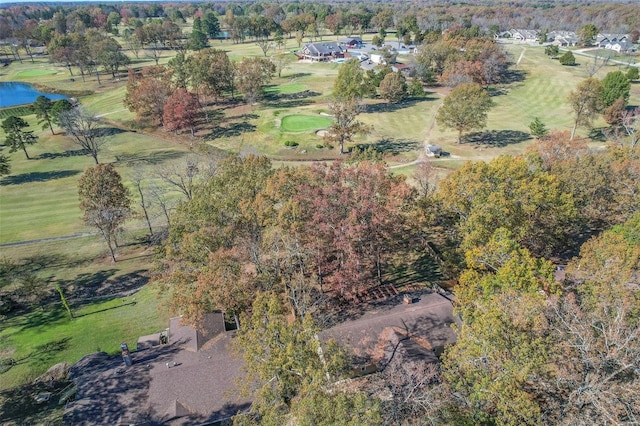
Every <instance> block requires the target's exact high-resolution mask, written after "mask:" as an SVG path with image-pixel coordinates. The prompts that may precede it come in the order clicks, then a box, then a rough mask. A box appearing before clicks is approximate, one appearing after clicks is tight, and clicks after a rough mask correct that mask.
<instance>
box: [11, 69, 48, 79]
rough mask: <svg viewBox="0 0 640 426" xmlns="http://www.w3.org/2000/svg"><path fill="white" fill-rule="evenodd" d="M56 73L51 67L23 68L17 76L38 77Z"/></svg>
mask: <svg viewBox="0 0 640 426" xmlns="http://www.w3.org/2000/svg"><path fill="white" fill-rule="evenodd" d="M57 73H58V71H56V70H52V69H40V70H24V71H20V72H19V73H18V77H40V76H43V75H53V74H57Z"/></svg>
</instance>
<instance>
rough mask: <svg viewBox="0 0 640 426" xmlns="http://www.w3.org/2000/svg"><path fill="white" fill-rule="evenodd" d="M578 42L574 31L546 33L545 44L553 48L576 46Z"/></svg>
mask: <svg viewBox="0 0 640 426" xmlns="http://www.w3.org/2000/svg"><path fill="white" fill-rule="evenodd" d="M578 41H579V39H578V35H577V34H576V33H575V32H574V31H549V32H548V33H547V43H551V44H553V45H554V46H560V47H570V46H577V45H578Z"/></svg>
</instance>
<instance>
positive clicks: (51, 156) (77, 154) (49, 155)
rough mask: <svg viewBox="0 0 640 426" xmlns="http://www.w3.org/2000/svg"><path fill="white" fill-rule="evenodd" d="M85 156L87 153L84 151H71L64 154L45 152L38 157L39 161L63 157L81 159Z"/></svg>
mask: <svg viewBox="0 0 640 426" xmlns="http://www.w3.org/2000/svg"><path fill="white" fill-rule="evenodd" d="M83 155H87V151H86V150H84V149H71V150H68V151H64V152H45V153H44V154H40V155H39V156H38V159H39V160H55V159H56V158H64V157H81V156H83Z"/></svg>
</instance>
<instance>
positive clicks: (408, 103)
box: [364, 98, 424, 113]
mask: <svg viewBox="0 0 640 426" xmlns="http://www.w3.org/2000/svg"><path fill="white" fill-rule="evenodd" d="M423 100H424V98H409V99H405V100H404V101H402V102H397V103H393V104H390V103H388V102H382V103H378V104H372V105H369V104H367V105H365V106H364V112H365V113H375V112H394V111H398V110H401V109H404V108H409V107H412V106H414V105H415V104H417V103H418V102H420V101H423Z"/></svg>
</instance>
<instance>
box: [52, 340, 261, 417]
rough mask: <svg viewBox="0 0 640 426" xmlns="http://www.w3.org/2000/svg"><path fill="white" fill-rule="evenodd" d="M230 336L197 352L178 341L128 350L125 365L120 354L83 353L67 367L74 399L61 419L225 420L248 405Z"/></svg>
mask: <svg viewBox="0 0 640 426" xmlns="http://www.w3.org/2000/svg"><path fill="white" fill-rule="evenodd" d="M233 338H234V335H233V333H229V332H225V333H221V334H218V335H217V336H216V337H215V338H213V339H210V340H208V342H207V343H206V345H205V346H204V347H201V349H200V351H199V352H192V351H189V350H186V349H185V347H184V345H183V344H182V342H180V341H177V342H174V343H169V344H167V345H160V346H153V347H151V348H148V349H144V350H141V351H136V352H133V353H131V358H132V360H133V365H132V366H131V367H128V368H127V367H125V366H124V363H123V361H122V358H121V357H120V356H119V355H114V356H110V355H108V354H105V353H98V354H92V355H88V356H86V357H84V358H83V359H82V360H80V361H79V362H78V363H77V364H75V365H74V366H73V367H72V369H71V371H72V378H73V380H74V381H75V382H76V385H77V391H76V399H75V401H74V402H72V403H70V404H69V405H68V407H67V410H66V411H65V414H64V419H63V423H64V424H65V425H81V426H84V425H87V426H88V425H119V424H133V423H135V424H149V425H156V424H157V425H159V424H163V425H187V424H188V425H197V424H203V423H209V422H214V421H218V420H222V419H226V418H229V417H231V416H233V415H235V414H236V413H238V412H239V411H241V410H243V409H246V408H248V407H249V401H248V400H247V399H246V398H243V397H240V396H239V394H238V390H237V389H236V379H238V378H240V377H242V376H243V374H244V373H243V372H242V366H243V360H242V359H241V358H236V357H234V356H233V355H232V351H231V350H230V345H231V342H232V340H233ZM174 363H175V365H174Z"/></svg>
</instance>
